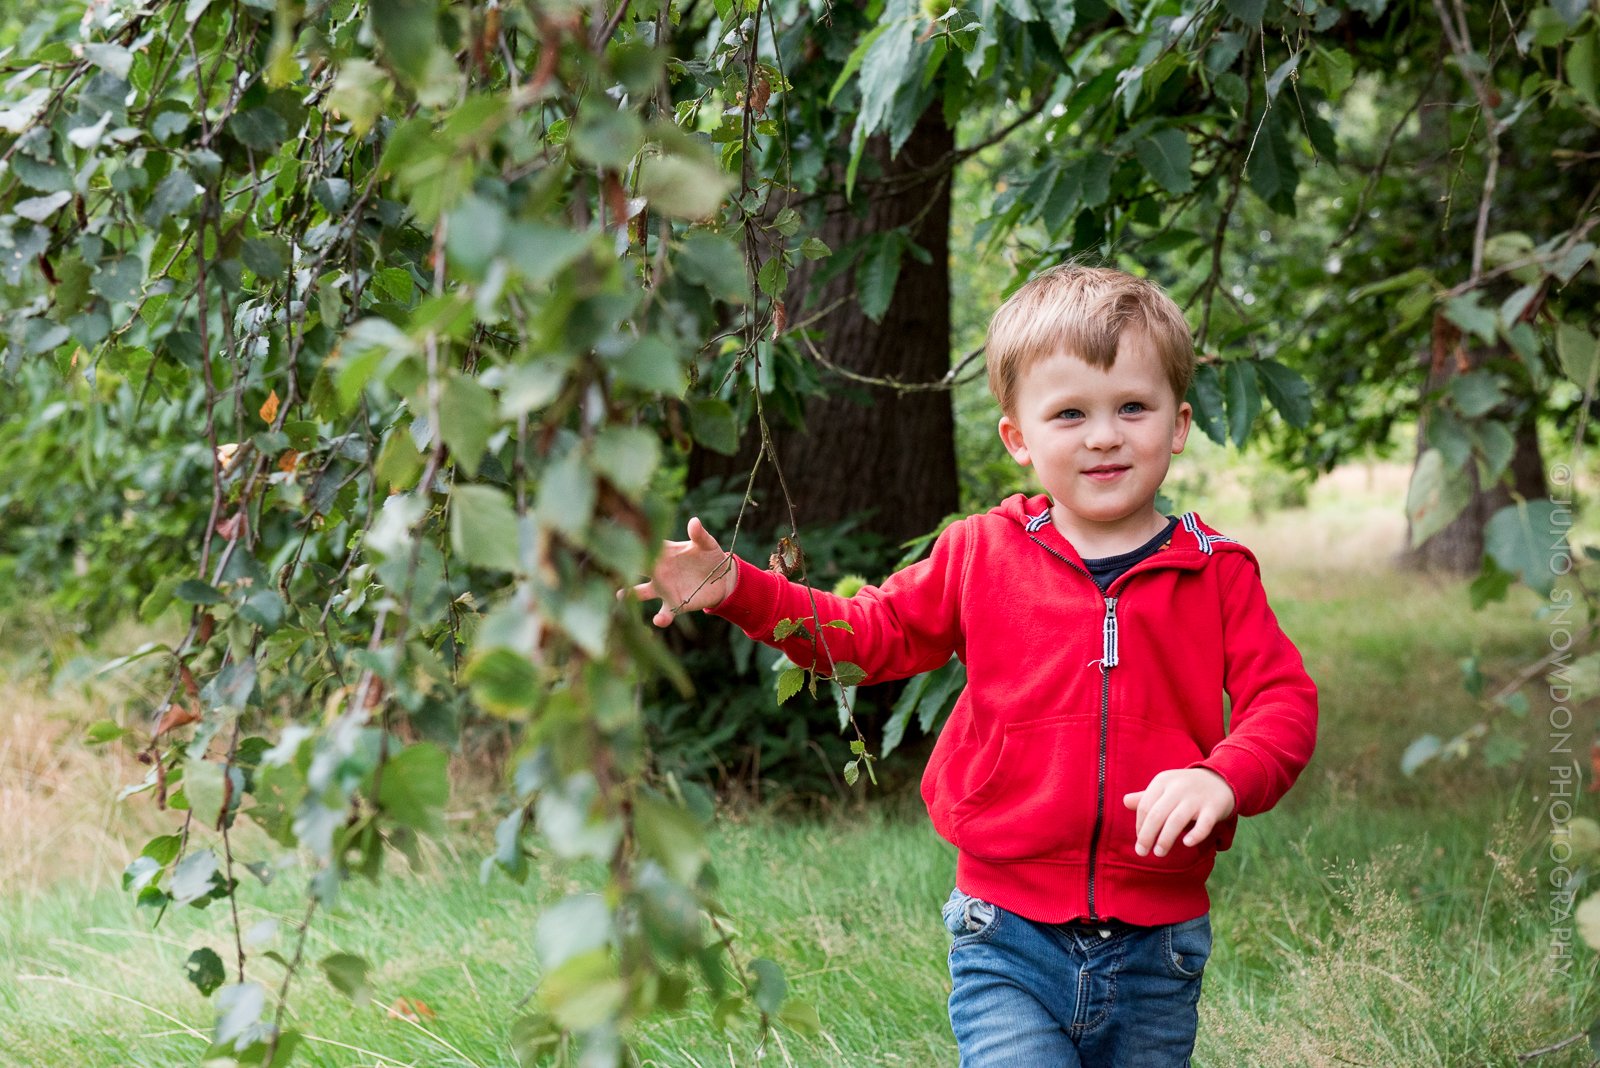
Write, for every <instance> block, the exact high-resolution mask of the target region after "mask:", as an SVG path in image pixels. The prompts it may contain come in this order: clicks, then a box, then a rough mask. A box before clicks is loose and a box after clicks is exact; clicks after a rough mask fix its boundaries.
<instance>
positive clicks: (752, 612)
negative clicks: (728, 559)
mask: <svg viewBox="0 0 1600 1068" xmlns="http://www.w3.org/2000/svg"><path fill="white" fill-rule="evenodd" d="M733 560H734V568H735V570H736V571H737V573H738V576H739V581H738V582H736V583H735V584H734V587H733V592H732V593H730V594H728V596H726V597H724V598H723V599H722V603H721V604H718V605H717V606H716V607H714V608H707V609H705V612H706V614H707V615H713V616H721V617H722V618H723V619H726V620H727V621H728V622H730V623H732V624H733V625H734V626H736V627H738V628H739V629H740V630H742V631H744V632H745V633H746V634H747V635H749V636H750V637H752V638H755V639H756V640H757V641H760V640H762V639H771V637H772V627H773V622H774V617H775V616H776V615H777V612H778V595H779V593H780V592H781V591H782V589H783V587H784V586H785V585H787V584H788V581H789V580H788V579H786V578H784V577H783V576H782V575H775V574H773V573H772V572H771V571H763V570H762V569H761V568H759V567H757V566H756V565H754V564H752V563H750V562H749V561H748V560H746V559H744V558H743V557H740V556H735V557H734V558H733Z"/></svg>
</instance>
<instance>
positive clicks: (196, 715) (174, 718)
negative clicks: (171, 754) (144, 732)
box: [154, 704, 200, 738]
mask: <svg viewBox="0 0 1600 1068" xmlns="http://www.w3.org/2000/svg"><path fill="white" fill-rule="evenodd" d="M199 722H200V708H199V706H198V705H194V704H187V705H178V704H169V705H168V706H167V710H166V711H165V712H163V713H161V721H160V722H159V723H157V724H156V733H155V735H154V737H157V738H159V737H161V736H162V735H163V734H165V733H167V732H168V731H170V730H176V729H177V728H179V727H185V726H188V725H189V724H191V723H199Z"/></svg>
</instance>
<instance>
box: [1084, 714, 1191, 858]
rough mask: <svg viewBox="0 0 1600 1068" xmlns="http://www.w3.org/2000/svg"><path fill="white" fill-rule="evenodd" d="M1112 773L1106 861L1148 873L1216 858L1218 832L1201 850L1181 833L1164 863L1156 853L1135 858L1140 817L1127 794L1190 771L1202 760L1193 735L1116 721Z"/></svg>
mask: <svg viewBox="0 0 1600 1068" xmlns="http://www.w3.org/2000/svg"><path fill="white" fill-rule="evenodd" d="M1109 751H1110V754H1111V770H1110V771H1109V772H1108V774H1107V783H1106V812H1107V819H1106V832H1107V840H1104V841H1103V842H1102V848H1103V849H1104V850H1105V853H1104V856H1105V857H1106V859H1107V860H1108V861H1109V862H1110V863H1113V864H1117V865H1121V866H1123V867H1129V868H1143V869H1145V870H1148V871H1184V870H1187V869H1189V868H1192V867H1194V866H1195V865H1196V864H1198V863H1200V862H1201V861H1203V860H1208V859H1209V858H1210V857H1212V856H1213V855H1215V853H1216V851H1217V845H1218V841H1217V839H1218V831H1217V830H1215V829H1214V830H1213V831H1212V832H1211V834H1210V835H1209V836H1207V838H1206V840H1205V841H1203V842H1201V843H1200V844H1199V845H1193V846H1191V845H1184V844H1183V835H1184V834H1186V833H1188V832H1187V831H1184V832H1181V833H1180V834H1179V835H1178V837H1177V838H1176V839H1174V840H1173V843H1172V845H1171V846H1170V847H1169V848H1168V849H1167V855H1166V856H1164V857H1158V856H1156V855H1155V851H1154V849H1152V850H1151V852H1149V853H1147V854H1145V855H1144V856H1142V857H1141V856H1139V854H1138V853H1136V852H1134V848H1133V847H1134V843H1135V842H1137V841H1138V837H1137V836H1138V828H1139V813H1138V811H1137V810H1136V809H1131V808H1128V807H1127V806H1126V805H1124V804H1123V803H1122V797H1123V795H1124V794H1130V793H1135V792H1137V791H1140V790H1143V789H1144V788H1145V787H1147V786H1149V785H1150V780H1151V779H1153V778H1155V777H1156V775H1157V774H1158V773H1160V772H1163V771H1170V770H1172V769H1174V768H1185V767H1188V766H1189V765H1190V764H1193V763H1194V762H1195V761H1196V760H1199V759H1200V756H1201V753H1200V745H1199V743H1198V742H1196V741H1195V740H1194V739H1193V738H1191V737H1190V736H1189V735H1188V734H1186V733H1184V732H1183V731H1180V730H1174V729H1173V728H1171V727H1162V726H1158V725H1156V724H1152V723H1149V722H1147V721H1144V720H1133V719H1123V718H1120V717H1115V716H1113V717H1112V719H1111V745H1110V750H1109Z"/></svg>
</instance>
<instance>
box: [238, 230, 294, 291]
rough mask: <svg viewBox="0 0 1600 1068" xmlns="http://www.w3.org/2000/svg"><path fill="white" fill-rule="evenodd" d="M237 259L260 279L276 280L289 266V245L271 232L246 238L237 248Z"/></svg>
mask: <svg viewBox="0 0 1600 1068" xmlns="http://www.w3.org/2000/svg"><path fill="white" fill-rule="evenodd" d="M239 259H240V261H241V262H243V263H244V265H245V266H246V267H248V268H250V270H252V271H254V272H255V273H256V275H258V276H259V277H261V278H262V279H266V280H271V281H276V280H277V278H278V276H279V275H281V274H282V273H283V272H284V271H285V270H286V269H287V268H288V266H289V246H288V244H287V243H286V242H285V241H284V240H283V239H282V238H281V237H276V236H273V235H271V234H269V235H267V236H265V237H252V238H247V239H246V240H245V243H244V245H243V247H242V248H240V250H239Z"/></svg>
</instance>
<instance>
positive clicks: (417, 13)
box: [365, 0, 450, 88]
mask: <svg viewBox="0 0 1600 1068" xmlns="http://www.w3.org/2000/svg"><path fill="white" fill-rule="evenodd" d="M437 11H438V8H437V6H436V5H435V4H434V3H433V2H432V0H372V4H371V8H370V11H369V13H368V15H367V18H366V20H365V25H366V26H368V27H369V28H370V29H371V30H372V32H373V34H374V35H375V36H376V37H377V38H378V43H379V44H380V45H382V46H383V55H384V58H385V59H387V60H388V62H389V65H390V67H392V68H393V69H394V71H395V73H397V74H399V75H400V79H401V80H402V81H403V82H405V83H406V84H407V85H409V86H411V87H413V88H416V87H417V86H420V85H422V84H423V83H424V82H426V81H427V79H428V78H429V76H430V74H431V72H432V68H433V65H434V62H435V60H434V53H435V51H436V50H438V49H439V44H438V42H439V41H440V40H441V38H440V34H439V25H438V18H437ZM444 61H445V62H449V61H450V57H449V56H448V55H446V56H444Z"/></svg>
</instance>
